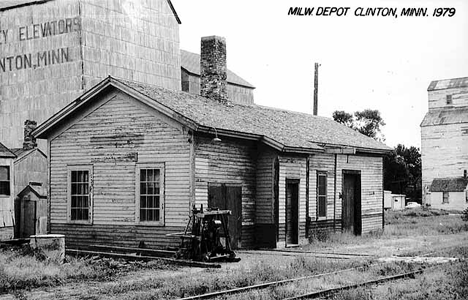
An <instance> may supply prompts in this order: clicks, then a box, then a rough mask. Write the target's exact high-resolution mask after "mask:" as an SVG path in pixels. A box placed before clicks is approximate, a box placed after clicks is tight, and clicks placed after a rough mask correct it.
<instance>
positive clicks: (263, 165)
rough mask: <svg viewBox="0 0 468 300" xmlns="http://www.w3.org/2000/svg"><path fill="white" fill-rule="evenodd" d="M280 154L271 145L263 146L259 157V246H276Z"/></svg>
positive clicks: (257, 212) (257, 205)
mask: <svg viewBox="0 0 468 300" xmlns="http://www.w3.org/2000/svg"><path fill="white" fill-rule="evenodd" d="M277 157H278V154H277V152H276V151H275V150H273V149H271V148H269V147H262V148H261V149H260V150H259V155H258V157H257V176H256V180H257V190H256V207H255V214H256V223H255V237H256V246H257V247H267V248H275V247H276V239H277V230H278V228H277V224H276V223H275V206H274V205H275V197H274V195H275V192H274V188H275V186H274V185H275V183H274V181H275V178H274V176H275V159H276V158H277Z"/></svg>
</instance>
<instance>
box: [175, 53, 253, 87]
mask: <svg viewBox="0 0 468 300" xmlns="http://www.w3.org/2000/svg"><path fill="white" fill-rule="evenodd" d="M180 65H181V67H182V68H184V69H186V70H187V71H188V72H189V73H192V74H194V75H197V76H200V55H199V54H196V53H193V52H189V51H185V50H180ZM227 81H228V83H232V84H236V85H241V86H244V87H248V88H252V89H253V88H255V87H254V86H253V85H251V84H250V83H249V82H247V81H246V80H244V79H242V78H241V77H240V76H238V75H237V74H236V73H234V72H232V71H231V70H229V69H228V70H227Z"/></svg>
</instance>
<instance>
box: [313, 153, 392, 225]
mask: <svg viewBox="0 0 468 300" xmlns="http://www.w3.org/2000/svg"><path fill="white" fill-rule="evenodd" d="M343 170H355V171H360V172H361V206H362V210H361V211H362V233H363V234H365V233H368V232H370V231H372V230H377V229H381V228H382V217H383V215H382V213H383V208H382V203H383V162H382V158H381V157H372V156H361V155H341V154H338V155H337V171H336V194H335V156H334V154H317V155H313V156H311V157H310V159H309V174H310V177H309V216H310V218H311V220H312V222H311V230H312V231H313V230H317V228H319V229H323V228H325V227H327V228H328V230H333V227H335V229H336V230H341V228H342V222H341V218H342V217H341V213H342V200H341V198H340V197H339V195H340V193H341V192H342V187H343ZM317 171H323V172H326V173H327V216H326V217H318V214H317ZM335 197H336V198H335Z"/></svg>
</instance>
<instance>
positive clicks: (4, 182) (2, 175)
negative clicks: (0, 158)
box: [0, 166, 11, 196]
mask: <svg viewBox="0 0 468 300" xmlns="http://www.w3.org/2000/svg"><path fill="white" fill-rule="evenodd" d="M10 194H11V192H10V167H9V166H0V195H4V196H10Z"/></svg>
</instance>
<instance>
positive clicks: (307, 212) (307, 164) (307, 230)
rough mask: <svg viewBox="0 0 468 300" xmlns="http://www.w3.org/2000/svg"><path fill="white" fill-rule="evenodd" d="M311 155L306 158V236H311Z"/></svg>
mask: <svg viewBox="0 0 468 300" xmlns="http://www.w3.org/2000/svg"><path fill="white" fill-rule="evenodd" d="M309 177H310V170H309V156H307V158H306V228H305V237H306V238H307V239H308V238H309V226H310V217H309Z"/></svg>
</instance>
